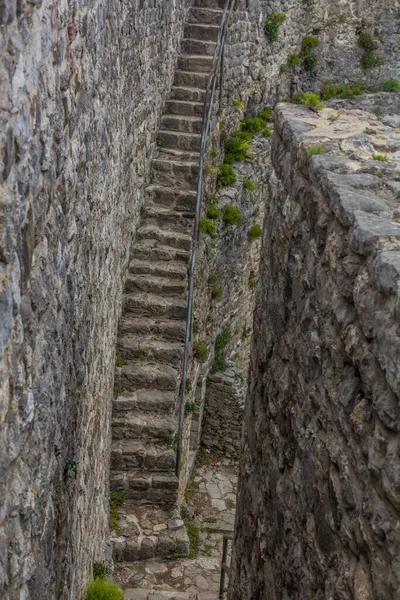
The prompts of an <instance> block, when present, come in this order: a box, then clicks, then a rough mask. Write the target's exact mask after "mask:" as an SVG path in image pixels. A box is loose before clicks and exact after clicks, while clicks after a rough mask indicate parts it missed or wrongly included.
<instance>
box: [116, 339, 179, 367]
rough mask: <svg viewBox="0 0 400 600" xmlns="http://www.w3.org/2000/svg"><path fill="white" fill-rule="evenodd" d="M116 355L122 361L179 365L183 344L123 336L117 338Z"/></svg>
mask: <svg viewBox="0 0 400 600" xmlns="http://www.w3.org/2000/svg"><path fill="white" fill-rule="evenodd" d="M117 355H118V358H119V359H120V360H122V361H125V362H128V361H143V360H146V361H157V362H158V363H166V364H172V365H174V364H179V361H180V360H182V358H183V344H182V343H181V342H171V341H166V340H160V339H152V338H149V337H147V336H146V334H144V335H142V336H138V335H132V334H125V335H123V336H122V337H120V338H118V341H117Z"/></svg>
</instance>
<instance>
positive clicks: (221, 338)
mask: <svg viewBox="0 0 400 600" xmlns="http://www.w3.org/2000/svg"><path fill="white" fill-rule="evenodd" d="M231 339H232V328H231V327H230V326H229V325H228V327H225V328H224V329H223V330H222V331H221V333H220V334H218V335H217V337H216V339H215V350H216V351H218V350H222V348H225V346H227V345H228V344H229V342H230V341H231Z"/></svg>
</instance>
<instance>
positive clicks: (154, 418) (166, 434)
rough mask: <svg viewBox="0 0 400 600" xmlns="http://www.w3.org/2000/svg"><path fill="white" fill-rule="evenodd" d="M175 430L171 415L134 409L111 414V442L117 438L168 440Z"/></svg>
mask: <svg viewBox="0 0 400 600" xmlns="http://www.w3.org/2000/svg"><path fill="white" fill-rule="evenodd" d="M175 430H176V424H175V419H174V417H173V416H170V417H168V416H167V415H163V414H161V415H160V414H159V413H150V412H144V413H140V412H137V411H135V410H133V411H123V412H115V411H113V415H112V432H113V443H114V442H115V441H118V440H123V439H129V440H142V441H143V440H153V441H155V440H163V441H164V442H165V443H167V442H168V440H170V439H171V438H172V436H173V435H174V433H175Z"/></svg>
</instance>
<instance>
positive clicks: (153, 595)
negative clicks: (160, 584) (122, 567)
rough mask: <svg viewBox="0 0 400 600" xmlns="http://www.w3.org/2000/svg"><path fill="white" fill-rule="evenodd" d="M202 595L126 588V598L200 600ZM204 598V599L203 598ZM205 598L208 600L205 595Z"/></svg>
mask: <svg viewBox="0 0 400 600" xmlns="http://www.w3.org/2000/svg"><path fill="white" fill-rule="evenodd" d="M200 598H201V597H200V596H197V595H196V597H195V596H193V594H192V593H189V592H177V591H173V592H171V591H165V590H149V589H145V588H129V589H126V590H124V600H198V599H200ZM211 598H212V599H214V598H215V599H216V600H218V596H210V599H211ZM201 600H203V599H201ZM204 600H207V598H206V597H204Z"/></svg>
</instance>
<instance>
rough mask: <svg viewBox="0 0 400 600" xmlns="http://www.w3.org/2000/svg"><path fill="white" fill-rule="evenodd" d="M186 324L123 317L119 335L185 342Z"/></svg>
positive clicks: (182, 322) (183, 322)
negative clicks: (127, 334)
mask: <svg viewBox="0 0 400 600" xmlns="http://www.w3.org/2000/svg"><path fill="white" fill-rule="evenodd" d="M185 330H186V322H185V321H173V320H166V319H164V320H162V319H161V320H160V319H155V318H154V319H150V318H136V319H135V318H132V317H127V316H123V317H122V319H121V320H120V323H119V327H118V333H119V335H123V334H126V333H133V334H135V335H144V334H146V335H148V336H153V337H157V338H158V339H164V340H175V341H179V342H183V341H184V339H185Z"/></svg>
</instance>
